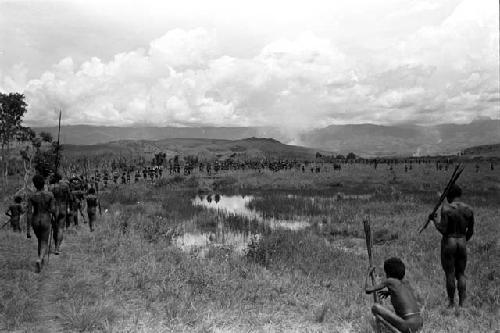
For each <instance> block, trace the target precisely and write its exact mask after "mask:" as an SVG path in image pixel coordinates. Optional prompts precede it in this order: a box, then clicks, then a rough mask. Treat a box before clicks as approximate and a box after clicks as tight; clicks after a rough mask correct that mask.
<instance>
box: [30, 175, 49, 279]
mask: <svg viewBox="0 0 500 333" xmlns="http://www.w3.org/2000/svg"><path fill="white" fill-rule="evenodd" d="M33 185H35V188H36V192H35V193H33V194H32V195H31V196H30V197H29V199H28V207H27V212H26V213H27V225H28V230H27V232H26V236H27V237H28V238H31V234H30V226H31V227H33V231H34V232H35V235H36V238H37V239H38V259H37V261H36V271H37V273H40V271H41V270H42V266H43V261H44V259H43V258H44V257H45V254H46V253H47V251H49V249H48V241H49V235H50V225H51V220H52V217H53V216H54V214H55V212H56V206H55V199H54V195H53V194H52V193H51V192H49V191H44V186H45V180H44V179H43V177H42V176H40V175H35V176H34V177H33Z"/></svg>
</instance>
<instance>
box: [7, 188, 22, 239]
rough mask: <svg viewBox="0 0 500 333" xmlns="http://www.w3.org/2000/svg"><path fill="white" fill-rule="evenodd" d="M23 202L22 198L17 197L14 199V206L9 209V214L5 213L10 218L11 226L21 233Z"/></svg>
mask: <svg viewBox="0 0 500 333" xmlns="http://www.w3.org/2000/svg"><path fill="white" fill-rule="evenodd" d="M22 201H23V199H22V198H21V197H20V196H18V195H16V197H15V198H14V204H12V205H10V206H9V208H8V209H7V212H5V215H7V216H8V217H9V218H10V226H11V227H12V230H13V231H15V232H21V224H20V220H21V215H22V214H23V213H24V211H23V206H22V205H21V202H22Z"/></svg>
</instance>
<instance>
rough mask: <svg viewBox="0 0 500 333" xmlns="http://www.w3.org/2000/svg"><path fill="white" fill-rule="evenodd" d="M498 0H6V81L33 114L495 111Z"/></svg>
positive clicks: (331, 117)
mask: <svg viewBox="0 0 500 333" xmlns="http://www.w3.org/2000/svg"><path fill="white" fill-rule="evenodd" d="M498 6H499V3H498V0H364V1H361V0H345V1H339V0H335V1H333V0H330V1H315V0H307V1H293V0H283V1H282V0H258V1H256V0H252V1H236V0H227V1H218V0H210V1H206V0H198V1H186V0H182V1H179V0H177V1H168V0H163V1H151V0H140V1H127V0H125V1H124V0H120V1H104V0H99V1H97V0H95V1H89V0H81V1H79V0H74V1H69V0H68V1H5V0H0V91H1V92H12V91H17V92H23V93H24V94H25V95H26V98H27V101H28V103H29V112H28V114H27V116H26V119H27V122H28V124H31V125H35V124H36V125H53V124H55V122H56V119H57V110H58V109H62V110H63V119H64V122H65V124H95V125H134V124H149V125H158V126H161V125H173V126H177V125H178V126H186V125H196V126H197V125H215V126H282V127H286V128H298V129H300V128H311V127H323V126H327V125H330V124H345V123H364V122H371V123H377V124H395V123H413V124H436V123H443V122H454V123H465V122H470V121H473V120H475V119H481V118H485V117H491V118H499V117H500V92H499V71H500V69H499V23H498V17H499V8H498Z"/></svg>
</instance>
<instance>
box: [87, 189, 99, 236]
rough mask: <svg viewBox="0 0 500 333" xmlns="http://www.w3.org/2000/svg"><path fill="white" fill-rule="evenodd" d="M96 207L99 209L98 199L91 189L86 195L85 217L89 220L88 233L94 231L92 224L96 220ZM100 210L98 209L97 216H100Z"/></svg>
mask: <svg viewBox="0 0 500 333" xmlns="http://www.w3.org/2000/svg"><path fill="white" fill-rule="evenodd" d="M97 207H100V204H99V199H98V198H97V196H96V195H95V189H93V188H91V189H89V191H88V195H87V216H88V219H89V227H90V231H91V232H93V231H94V224H95V221H96V218H97ZM100 213H101V212H100V209H99V214H100Z"/></svg>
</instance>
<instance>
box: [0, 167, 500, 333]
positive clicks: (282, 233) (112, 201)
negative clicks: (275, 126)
mask: <svg viewBox="0 0 500 333" xmlns="http://www.w3.org/2000/svg"><path fill="white" fill-rule="evenodd" d="M449 173H451V170H449V171H448V172H444V171H440V172H439V171H436V170H435V168H434V165H425V166H423V165H422V166H415V169H414V170H412V171H410V172H408V173H405V172H404V166H398V167H396V169H395V170H393V171H390V170H387V168H386V166H379V168H378V170H374V169H373V168H371V167H368V166H364V165H352V166H347V167H345V168H343V169H342V171H340V172H338V171H336V172H333V171H329V172H325V173H319V174H312V173H310V172H306V173H304V174H303V173H302V172H301V171H281V172H277V173H272V172H267V171H266V172H263V173H258V172H250V171H246V172H229V173H224V174H221V175H219V176H217V177H211V178H206V177H202V176H201V175H197V174H195V175H193V176H189V177H180V176H178V177H168V178H165V179H162V180H160V181H159V182H157V183H156V184H155V185H152V184H144V183H140V184H134V185H127V186H121V187H117V188H114V187H112V188H110V189H108V190H107V191H105V192H103V193H101V199H102V202H103V209H104V210H105V213H104V214H103V216H102V217H101V218H100V220H99V222H98V227H97V232H94V233H90V232H88V230H87V229H88V227H87V225H82V227H81V228H80V229H78V230H77V229H74V228H73V227H72V228H71V229H70V230H68V232H67V236H66V240H65V243H64V244H63V247H62V249H63V254H62V255H60V256H58V257H56V256H52V255H51V258H50V264H49V265H48V266H47V267H46V270H45V271H43V272H42V273H41V274H35V273H33V271H34V260H35V254H36V245H35V241H34V240H33V239H32V240H26V239H25V237H23V235H24V233H23V234H21V235H19V234H14V233H12V232H11V231H6V230H3V231H0V252H1V256H0V258H1V261H0V264H1V269H0V284H1V285H2V289H1V290H2V291H1V294H0V320H1V327H0V329H2V330H5V331H19V332H25V331H27V332H42V331H46V332H55V331H75V332H85V331H103V332H372V331H373V320H372V317H371V315H370V307H371V303H372V298H371V297H368V296H366V295H365V294H364V291H363V284H364V274H365V272H366V269H367V268H368V262H367V256H366V254H365V249H364V240H363V226H362V221H363V219H364V218H365V217H366V216H368V217H369V218H370V220H371V222H372V228H373V229H374V234H375V240H376V245H375V247H374V258H375V263H376V266H377V267H378V272H379V273H380V274H382V268H381V267H382V263H383V260H384V259H385V258H387V257H390V256H398V257H401V258H402V259H403V261H404V262H405V264H406V266H407V274H406V278H407V279H408V280H409V281H410V283H411V285H412V287H413V289H414V290H415V292H416V294H417V296H418V299H419V301H420V303H421V306H422V313H423V317H424V322H425V323H424V329H423V332H495V331H496V330H497V331H498V328H499V327H500V322H499V319H498V318H500V310H499V309H500V286H499V278H500V271H499V268H498V263H499V262H500V252H499V245H500V244H499V241H498V235H499V234H500V227H499V225H498V216H500V200H499V198H500V173H499V172H498V171H497V170H496V171H490V170H489V169H488V168H487V165H486V164H485V165H484V166H482V167H481V172H479V173H476V172H475V170H474V168H473V167H472V166H471V167H468V168H467V169H466V171H465V172H464V174H463V175H462V176H461V179H460V181H459V183H460V185H461V186H462V187H463V189H464V196H463V200H464V201H465V202H468V203H469V204H471V205H472V206H473V207H474V210H475V217H476V221H477V222H476V225H477V227H476V234H475V235H474V237H473V239H472V241H471V242H470V243H469V245H468V247H469V258H470V260H469V264H468V267H467V278H468V301H467V306H466V307H465V308H464V309H462V310H461V311H451V310H447V309H446V296H445V288H444V274H443V272H442V270H441V267H440V263H439V242H440V237H439V235H438V233H437V231H435V230H434V228H433V227H432V226H430V227H429V228H428V230H426V231H425V232H424V233H423V234H421V235H419V234H418V232H417V229H418V227H419V226H420V225H421V224H422V223H423V222H424V221H425V218H426V216H427V215H428V214H429V212H430V210H431V207H432V206H433V204H434V202H435V201H436V200H437V197H438V193H437V192H438V191H439V190H441V189H442V187H443V186H444V184H445V183H446V181H447V177H448V176H449ZM215 193H218V194H222V195H226V194H239V195H241V194H245V195H248V194H252V195H253V196H254V197H255V199H254V200H253V201H252V202H251V203H250V207H251V208H253V209H255V210H256V211H258V212H260V213H261V214H262V215H263V216H265V217H276V218H283V219H291V218H294V217H295V218H299V219H304V220H307V221H308V222H309V223H310V227H309V228H307V229H305V230H300V231H292V230H286V229H271V228H269V227H266V225H265V224H262V223H260V224H259V223H258V221H254V220H252V219H251V218H248V217H242V216H235V215H228V214H222V213H220V212H219V213H218V212H217V211H214V210H210V209H206V208H204V207H201V206H194V205H193V204H192V203H191V199H192V198H193V197H194V196H195V195H199V194H215ZM6 200H7V197H6V198H4V201H3V206H2V207H1V208H2V210H4V207H5V204H6V203H7V201H6ZM220 229H223V230H227V231H230V230H232V231H234V232H239V233H246V234H259V235H260V238H259V239H258V240H254V241H251V242H250V244H249V246H248V248H247V250H246V251H245V252H244V253H243V254H240V253H236V252H235V251H233V249H232V247H231V246H227V245H220V244H217V243H216V242H213V243H211V244H209V246H208V248H207V251H206V252H204V254H203V256H201V255H200V252H199V249H196V248H193V249H192V250H191V251H182V250H181V249H179V248H178V247H177V246H176V245H175V244H176V242H175V240H176V238H177V237H179V236H180V235H182V234H185V233H196V232H198V233H214V234H215V233H217V232H218V230H220ZM386 305H387V306H389V307H390V305H389V303H388V302H386Z"/></svg>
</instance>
